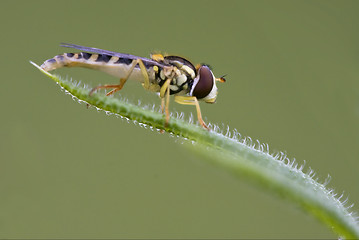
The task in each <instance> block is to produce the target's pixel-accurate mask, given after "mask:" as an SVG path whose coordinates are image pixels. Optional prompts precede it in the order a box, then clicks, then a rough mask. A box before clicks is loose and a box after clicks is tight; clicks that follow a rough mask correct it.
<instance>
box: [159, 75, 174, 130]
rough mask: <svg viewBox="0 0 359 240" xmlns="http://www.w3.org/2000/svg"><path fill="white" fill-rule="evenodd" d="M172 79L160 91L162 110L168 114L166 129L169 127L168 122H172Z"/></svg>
mask: <svg viewBox="0 0 359 240" xmlns="http://www.w3.org/2000/svg"><path fill="white" fill-rule="evenodd" d="M171 81H172V79H167V80H166V82H165V83H164V84H163V85H162V87H161V89H160V98H161V110H162V113H165V114H166V121H165V127H167V125H168V122H169V120H170V112H169V105H170V83H171Z"/></svg>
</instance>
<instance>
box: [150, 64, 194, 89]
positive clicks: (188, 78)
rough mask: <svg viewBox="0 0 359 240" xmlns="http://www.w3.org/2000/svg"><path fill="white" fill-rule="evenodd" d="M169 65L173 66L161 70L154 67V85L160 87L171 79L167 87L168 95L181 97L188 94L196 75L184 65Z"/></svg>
mask: <svg viewBox="0 0 359 240" xmlns="http://www.w3.org/2000/svg"><path fill="white" fill-rule="evenodd" d="M171 64H172V65H175V66H168V67H167V66H166V67H163V68H159V67H156V66H155V67H154V68H153V70H154V72H155V81H156V83H157V84H158V85H159V86H160V87H162V85H163V84H164V83H165V82H166V81H167V80H168V79H171V82H170V86H169V88H170V94H180V95H182V94H186V93H188V92H189V91H190V89H191V87H192V84H193V79H194V78H195V75H196V73H195V72H194V70H192V68H190V67H188V66H186V65H185V64H177V62H176V63H175V62H171Z"/></svg>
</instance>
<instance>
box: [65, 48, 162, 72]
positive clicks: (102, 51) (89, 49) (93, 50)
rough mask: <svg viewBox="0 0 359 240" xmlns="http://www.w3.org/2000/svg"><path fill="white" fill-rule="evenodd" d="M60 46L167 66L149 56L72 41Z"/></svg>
mask: <svg viewBox="0 0 359 240" xmlns="http://www.w3.org/2000/svg"><path fill="white" fill-rule="evenodd" d="M60 46H61V47H67V48H74V49H78V50H81V51H86V52H93V53H97V54H105V55H110V56H115V57H119V58H128V59H134V60H135V59H141V60H142V61H143V62H144V64H145V65H147V64H149V65H156V66H159V67H164V66H167V65H165V64H161V63H158V62H156V61H153V60H151V59H148V58H144V57H138V56H135V55H131V54H126V53H119V52H112V51H108V50H103V49H99V48H91V47H84V46H81V45H76V44H71V43H61V45H60ZM146 63H147V64H146Z"/></svg>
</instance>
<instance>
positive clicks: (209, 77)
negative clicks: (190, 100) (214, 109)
mask: <svg viewBox="0 0 359 240" xmlns="http://www.w3.org/2000/svg"><path fill="white" fill-rule="evenodd" d="M198 75H199V79H198V83H197V84H196V86H195V87H194V89H193V92H192V96H195V97H196V98H198V99H201V98H204V97H206V96H208V94H209V93H210V92H211V91H212V88H213V84H214V80H213V74H212V71H211V69H209V67H207V66H201V67H200V68H199V69H198Z"/></svg>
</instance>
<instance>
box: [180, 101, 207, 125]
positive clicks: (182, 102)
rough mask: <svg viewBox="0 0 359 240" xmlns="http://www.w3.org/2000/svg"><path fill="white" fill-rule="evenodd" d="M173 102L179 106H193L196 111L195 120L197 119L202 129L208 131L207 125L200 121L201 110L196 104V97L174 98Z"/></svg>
mask: <svg viewBox="0 0 359 240" xmlns="http://www.w3.org/2000/svg"><path fill="white" fill-rule="evenodd" d="M175 101H176V102H177V103H179V104H184V105H195V106H196V110H197V118H198V122H199V124H201V126H202V127H204V128H205V129H207V130H209V128H208V127H207V125H206V124H205V123H204V121H203V119H202V114H201V109H200V107H199V103H198V100H197V98H196V97H194V96H175Z"/></svg>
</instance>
